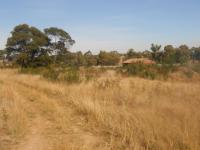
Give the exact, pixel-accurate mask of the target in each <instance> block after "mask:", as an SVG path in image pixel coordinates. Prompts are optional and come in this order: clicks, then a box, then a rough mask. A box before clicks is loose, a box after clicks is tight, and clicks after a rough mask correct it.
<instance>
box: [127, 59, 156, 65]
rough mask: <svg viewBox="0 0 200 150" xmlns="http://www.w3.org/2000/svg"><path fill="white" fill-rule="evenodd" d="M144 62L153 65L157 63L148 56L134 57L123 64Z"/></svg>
mask: <svg viewBox="0 0 200 150" xmlns="http://www.w3.org/2000/svg"><path fill="white" fill-rule="evenodd" d="M139 63H140V64H144V65H153V64H156V62H155V61H153V60H150V59H148V58H132V59H128V60H125V61H123V65H128V64H139Z"/></svg>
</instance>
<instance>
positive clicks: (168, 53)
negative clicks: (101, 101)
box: [0, 24, 200, 68]
mask: <svg viewBox="0 0 200 150" xmlns="http://www.w3.org/2000/svg"><path fill="white" fill-rule="evenodd" d="M74 44H75V40H73V39H72V37H71V36H70V34H69V33H67V32H66V31H65V30H63V29H59V28H56V27H50V28H46V29H44V30H43V31H41V30H39V29H37V28H36V27H32V26H29V25H27V24H21V25H18V26H16V27H15V28H14V29H13V31H12V32H11V36H10V37H9V38H8V39H7V44H6V48H5V50H4V51H0V59H1V58H2V57H3V55H5V54H6V58H7V60H9V61H13V62H15V63H16V64H18V65H20V66H21V67H23V68H27V67H41V66H48V65H51V64H58V65H64V66H77V67H78V66H96V65H102V66H114V65H117V64H118V63H119V60H120V58H121V56H124V59H130V58H141V57H145V58H149V59H152V60H154V61H156V62H157V63H159V64H184V63H187V62H188V61H190V60H192V61H200V47H193V48H189V47H188V46H187V45H181V46H180V47H173V46H172V45H167V46H165V47H164V49H163V50H162V49H161V45H156V44H152V45H151V48H150V50H146V51H143V52H138V51H135V50H133V49H129V50H128V51H127V53H125V54H120V53H119V52H117V51H111V52H106V51H100V53H99V54H97V55H93V54H92V52H91V51H87V52H86V53H82V52H81V51H79V52H70V51H69V50H70V47H72V46H73V45H74Z"/></svg>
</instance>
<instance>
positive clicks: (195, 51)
mask: <svg viewBox="0 0 200 150" xmlns="http://www.w3.org/2000/svg"><path fill="white" fill-rule="evenodd" d="M191 58H192V59H193V60H197V61H200V47H197V48H196V47H193V48H192V49H191Z"/></svg>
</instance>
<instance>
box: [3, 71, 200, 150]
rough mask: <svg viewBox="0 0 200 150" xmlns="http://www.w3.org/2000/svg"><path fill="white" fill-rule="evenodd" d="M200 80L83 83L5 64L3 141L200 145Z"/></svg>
mask: <svg viewBox="0 0 200 150" xmlns="http://www.w3.org/2000/svg"><path fill="white" fill-rule="evenodd" d="M199 108H200V85H199V83H183V82H169V81H168V82H162V81H149V80H145V79H139V78H120V77H117V76H111V77H110V75H109V77H106V76H104V77H102V78H99V79H98V80H96V81H90V82H89V83H82V84H78V85H66V84H65V85H63V84H56V83H50V82H48V81H46V80H44V79H42V78H40V77H39V76H31V75H22V74H18V73H17V72H16V71H14V70H0V131H1V132H0V149H1V150H4V149H5V150H8V149H19V150H29V149H30V150H36V149H44V150H46V149H55V150H62V149H63V150H64V149H66V150H68V149H72V150H77V149H88V150H90V149H91V150H92V149H105V150H110V149H113V150H118V149H133V150H134V149H135V150H140V149H150V150H157V149H164V150H165V149H166V150H168V149H174V150H175V149H176V150H186V149H193V150H198V149H200V119H199V118H200V110H199Z"/></svg>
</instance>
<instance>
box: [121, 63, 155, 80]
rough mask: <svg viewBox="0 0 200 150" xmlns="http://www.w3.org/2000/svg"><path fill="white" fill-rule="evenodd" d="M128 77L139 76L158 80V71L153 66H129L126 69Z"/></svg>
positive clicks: (139, 64)
mask: <svg viewBox="0 0 200 150" xmlns="http://www.w3.org/2000/svg"><path fill="white" fill-rule="evenodd" d="M124 68H125V70H126V73H127V74H128V75H133V76H139V77H143V78H148V79H155V78H156V71H155V67H154V66H153V65H151V66H150V65H144V64H141V63H138V64H129V65H127V66H125V67H124Z"/></svg>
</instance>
